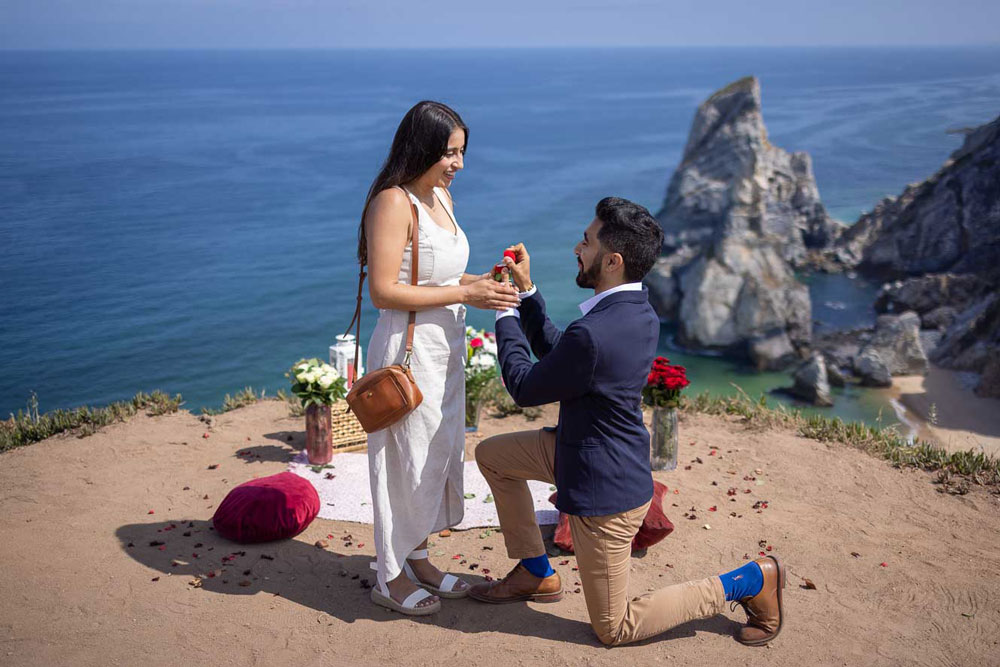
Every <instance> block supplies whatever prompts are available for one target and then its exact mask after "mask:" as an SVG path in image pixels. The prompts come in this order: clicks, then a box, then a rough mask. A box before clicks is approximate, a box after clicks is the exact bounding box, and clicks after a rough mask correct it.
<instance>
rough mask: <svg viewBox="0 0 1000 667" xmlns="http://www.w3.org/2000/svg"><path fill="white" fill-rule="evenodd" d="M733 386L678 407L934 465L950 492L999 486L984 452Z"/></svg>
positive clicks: (907, 463)
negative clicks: (954, 448) (729, 391)
mask: <svg viewBox="0 0 1000 667" xmlns="http://www.w3.org/2000/svg"><path fill="white" fill-rule="evenodd" d="M733 386H736V385H733ZM737 389H739V391H740V394H739V395H738V396H728V397H725V396H724V397H719V396H711V395H709V394H708V393H701V394H698V395H697V396H694V397H693V398H685V399H684V400H683V401H682V402H681V411H682V412H690V413H703V414H711V415H732V416H736V417H739V418H740V421H741V422H743V423H744V424H745V425H746V426H747V427H749V428H754V429H761V430H764V429H768V428H774V427H785V428H791V429H793V430H795V431H796V432H797V433H798V434H799V435H801V436H803V437H806V438H810V439H813V440H819V441H821V442H838V443H842V444H845V445H848V446H850V447H855V448H857V449H860V450H862V451H864V452H867V453H869V454H872V455H873V456H878V457H879V458H882V459H885V460H887V461H889V462H890V463H892V465H894V466H895V467H897V468H903V467H907V468H919V469H921V470H928V471H938V476H937V478H936V479H935V482H936V483H938V484H942V485H943V488H942V490H943V491H947V492H949V493H953V494H959V495H961V494H963V493H966V492H968V489H969V482H974V483H976V484H979V485H983V486H991V487H994V488H1000V459H997V458H995V457H992V456H988V455H986V454H984V453H982V452H975V451H972V450H968V451H964V452H948V451H945V450H943V449H941V448H939V447H935V446H934V445H931V444H930V443H927V442H923V441H921V440H916V441H914V442H913V443H912V444H911V443H910V442H908V441H907V439H906V438H905V437H904V436H902V435H900V433H899V432H898V431H897V430H896V427H895V426H879V425H876V426H869V425H868V424H864V423H861V422H844V421H843V420H842V419H840V418H839V417H834V418H830V417H823V416H818V415H805V414H803V413H802V412H801V411H800V410H797V409H794V408H788V407H786V406H784V405H781V404H778V405H776V406H774V407H771V406H769V405H768V404H767V397H766V396H764V395H761V397H760V398H759V399H758V400H754V399H752V398H750V397H749V396H747V394H746V393H744V392H743V391H742V389H740V388H739V387H737Z"/></svg>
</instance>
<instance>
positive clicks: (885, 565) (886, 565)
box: [879, 561, 889, 567]
mask: <svg viewBox="0 0 1000 667" xmlns="http://www.w3.org/2000/svg"><path fill="white" fill-rule="evenodd" d="M879 565H881V566H882V567H889V564H888V563H886V562H885V561H882V562H881V563H879Z"/></svg>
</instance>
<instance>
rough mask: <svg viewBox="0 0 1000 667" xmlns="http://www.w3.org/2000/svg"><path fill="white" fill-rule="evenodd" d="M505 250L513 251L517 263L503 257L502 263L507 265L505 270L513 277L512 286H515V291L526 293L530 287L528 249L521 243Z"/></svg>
mask: <svg viewBox="0 0 1000 667" xmlns="http://www.w3.org/2000/svg"><path fill="white" fill-rule="evenodd" d="M507 250H512V251H514V255H515V256H516V257H517V261H516V262H515V261H514V260H512V259H511V258H510V257H504V258H503V263H504V264H506V265H507V269H508V270H509V271H510V274H511V275H512V276H513V277H514V284H515V285H517V289H518V290H519V291H521V292H527V291H528V290H529V289H531V286H532V282H531V257H530V256H529V255H528V249H527V248H525V247H524V244H523V243H518V244H517V245H512V246H510V247H509V248H507Z"/></svg>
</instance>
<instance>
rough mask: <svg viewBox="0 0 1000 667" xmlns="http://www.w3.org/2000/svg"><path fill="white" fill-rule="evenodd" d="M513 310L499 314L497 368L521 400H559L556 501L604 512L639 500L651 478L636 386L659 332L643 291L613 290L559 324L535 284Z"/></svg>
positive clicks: (580, 512)
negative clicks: (581, 313) (513, 312)
mask: <svg viewBox="0 0 1000 667" xmlns="http://www.w3.org/2000/svg"><path fill="white" fill-rule="evenodd" d="M518 313H519V314H520V318H517V317H502V318H500V319H498V320H497V322H496V333H497V342H498V344H499V355H500V368H501V370H502V373H503V380H504V384H506V386H507V391H508V392H510V395H511V397H513V399H514V401H515V402H516V403H517V404H518V405H520V406H522V407H527V406H531V405H543V404H545V403H553V402H556V401H558V402H559V425H558V426H557V427H556V454H555V472H556V487H557V489H558V493H559V495H558V498H557V502H556V507H557V508H558V509H559V510H560V511H562V512H566V513H567V514H574V515H577V516H603V515H606V514H618V513H621V512H626V511H628V510H631V509H634V508H636V507H639V506H641V505H643V504H645V503H646V501H648V500H649V499H650V498H652V496H653V477H652V474H651V473H650V468H649V432H648V431H647V430H646V427H645V425H644V424H643V423H642V406H641V400H642V388H643V386H645V384H646V378H647V376H648V375H649V371H650V368H651V367H652V365H653V358H654V357H655V356H656V346H657V342H658V340H659V333H660V321H659V319H658V318H657V316H656V313H655V312H654V311H653V308H652V306H650V305H649V291H648V290H647V289H646V288H645V287H643V288H642V291H638V290H636V291H621V292H615V293H613V294H609V295H607V296H606V297H604V298H603V299H601V300H600V301H599V302H598V303H597V304H596V305H595V306H594V307H593V308H592V309H591V310H590V311H589V312H588V313H587V314H586V315H584V316H583V317H581V318H580V319H578V320H575V321H574V322H572V323H571V324H570V325H569V326H568V327H566V330H565V331H560V330H559V329H558V328H557V327H556V326H555V325H554V324H553V323H552V322H551V320H549V318H548V317H547V316H546V314H545V301H544V300H543V299H542V295H541V294H540V293H538V292H537V291H536V292H535V293H534V294H532V295H531V296H529V297H525V298H524V299H523V300H522V301H521V305H520V307H519V308H518ZM529 343H530V350H531V352H534V353H535V356H536V357H538V362H537V363H532V361H531V354H530V352H529Z"/></svg>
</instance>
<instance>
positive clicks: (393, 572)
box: [368, 188, 469, 590]
mask: <svg viewBox="0 0 1000 667" xmlns="http://www.w3.org/2000/svg"><path fill="white" fill-rule="evenodd" d="M434 194H435V196H436V197H437V200H438V203H439V204H440V205H441V206H442V207H443V208H444V210H445V211H446V212H447V213H448V216H449V217H450V218H451V220H452V222H454V223H455V228H456V229H457V230H458V233H457V234H452V233H451V232H450V231H448V230H446V229H444V228H442V227H440V226H439V225H438V224H437V223H436V222H434V220H433V219H432V218H431V217H430V214H429V213H428V212H427V210H426V209H425V208H424V207H423V206H422V205H421V204H420V202H419V201H418V200H417V199H416V197H415V196H414V195H413V194H412V193H409V192H407V195H408V196H409V197H410V200H411V201H412V202H413V203H414V204H416V206H417V212H418V216H419V217H418V220H419V223H420V224H419V228H420V229H419V243H420V256H419V262H418V263H419V272H418V274H417V284H418V285H457V284H459V280H460V279H461V277H462V274H463V273H465V269H466V266H467V265H468V261H469V242H468V239H466V237H465V233H464V232H463V231H462V229H461V228H460V227H459V226H458V222H457V221H456V220H455V216H454V213H453V212H452V211H451V209H450V207H449V206H448V200H447V196H446V195H445V194H444V193H442V192H441V191H440V189H439V188H434ZM410 264H411V242H407V244H406V248H405V249H404V250H403V262H402V264H401V265H400V267H399V282H400V283H407V284H408V283H409V282H410ZM407 318H408V313H407V311H403V310H389V309H380V310H379V318H378V322H377V323H376V325H375V331H374V332H373V333H372V337H371V340H370V341H369V342H368V366H369V369H370V370H373V369H376V368H381V367H383V366H389V365H392V364H398V363H402V361H403V357H404V356H405V355H406V326H407ZM465 355H466V348H465V306H463V305H461V304H455V305H451V306H445V307H443V308H432V309H429V310H424V311H417V318H416V326H415V327H414V334H413V356H412V357H411V369H412V372H413V377H414V379H415V380H416V381H417V386H418V387H419V388H420V392H421V393H422V394H423V396H424V400H423V402H422V403H421V404H420V405H419V406H418V407H417V409H416V410H414V411H413V412H411V413H410V414H409V415H407V417H406V418H405V419H403V420H401V421H399V422H397V423H395V424H393V425H391V426H389V427H388V428H384V429H382V430H381V431H376V432H375V433H370V434H369V435H368V468H369V474H370V478H371V489H372V504H373V510H374V516H375V555H376V558H377V571H378V580H379V583H380V584H381V586H382V590H385V583H386V581H391V580H392V579H395V578H396V577H397V576H399V573H400V572H401V571H402V567H403V562H404V561H405V559H406V557H407V555H409V553H410V552H411V551H413V549H414V548H416V546H417V545H418V544H420V543H421V542H423V541H424V539H425V538H427V536H428V535H429V534H431V533H434V532H437V531H439V530H444V529H445V528H450V527H451V526H454V525H456V524H458V523H459V522H461V520H462V515H463V512H464V509H465V506H464V490H463V479H462V473H463V466H464V462H465Z"/></svg>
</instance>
